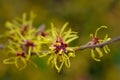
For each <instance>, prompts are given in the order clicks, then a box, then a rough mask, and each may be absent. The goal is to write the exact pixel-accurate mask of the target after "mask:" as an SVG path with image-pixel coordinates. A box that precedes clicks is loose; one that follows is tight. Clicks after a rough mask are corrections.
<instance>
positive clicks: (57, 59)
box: [48, 23, 78, 72]
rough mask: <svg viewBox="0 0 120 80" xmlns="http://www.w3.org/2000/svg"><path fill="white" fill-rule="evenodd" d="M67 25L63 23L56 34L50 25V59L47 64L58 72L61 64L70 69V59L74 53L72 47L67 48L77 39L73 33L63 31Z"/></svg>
mask: <svg viewBox="0 0 120 80" xmlns="http://www.w3.org/2000/svg"><path fill="white" fill-rule="evenodd" d="M67 25H68V23H65V24H64V25H63V27H62V29H61V30H60V32H57V30H56V28H55V27H54V24H53V23H51V27H52V31H51V32H52V38H51V41H52V44H51V46H50V53H49V54H50V57H49V59H48V64H52V66H53V67H54V66H55V68H56V69H57V70H58V72H60V70H61V68H62V66H63V64H65V66H66V67H67V68H69V67H70V59H69V58H70V57H74V56H75V51H74V50H73V48H72V47H69V43H70V42H71V41H73V40H75V39H77V38H78V36H77V35H76V34H77V33H76V32H73V31H72V30H71V29H69V30H68V31H65V28H66V26H67Z"/></svg>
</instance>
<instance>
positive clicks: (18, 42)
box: [3, 13, 49, 70]
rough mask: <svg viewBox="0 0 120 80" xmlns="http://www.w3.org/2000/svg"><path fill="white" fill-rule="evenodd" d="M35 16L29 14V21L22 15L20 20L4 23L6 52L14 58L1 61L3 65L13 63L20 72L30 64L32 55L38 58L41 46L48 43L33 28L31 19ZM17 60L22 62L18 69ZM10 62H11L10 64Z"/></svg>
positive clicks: (43, 36) (25, 15)
mask: <svg viewBox="0 0 120 80" xmlns="http://www.w3.org/2000/svg"><path fill="white" fill-rule="evenodd" d="M34 17H35V15H34V14H33V13H30V17H29V19H28V18H27V14H26V13H24V14H23V17H22V19H19V18H17V19H16V20H13V22H9V21H7V22H6V27H7V29H8V31H6V36H7V38H8V44H7V45H6V46H7V50H9V52H8V53H10V54H14V55H15V57H10V58H8V59H5V60H4V61H3V63H4V64H9V63H11V64H12V63H15V65H16V67H17V68H19V69H20V70H21V69H23V68H24V67H25V66H26V65H27V64H26V63H27V62H30V61H31V60H30V57H31V56H32V55H37V56H40V54H39V52H40V51H41V45H42V44H46V43H49V41H48V39H47V38H46V37H45V36H46V35H45V34H43V33H45V32H44V31H42V34H38V33H40V30H37V29H36V28H35V27H34V26H33V19H34ZM18 60H20V61H21V62H23V63H24V64H23V66H21V67H19V66H18V65H17V64H18ZM10 61H12V62H10Z"/></svg>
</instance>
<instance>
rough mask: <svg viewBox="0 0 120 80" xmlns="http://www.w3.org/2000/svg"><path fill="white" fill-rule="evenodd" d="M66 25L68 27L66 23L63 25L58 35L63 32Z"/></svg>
mask: <svg viewBox="0 0 120 80" xmlns="http://www.w3.org/2000/svg"><path fill="white" fill-rule="evenodd" d="M67 25H68V22H66V23H65V24H64V25H63V27H62V29H61V31H60V35H61V34H62V33H63V32H64V30H65V28H66V27H67Z"/></svg>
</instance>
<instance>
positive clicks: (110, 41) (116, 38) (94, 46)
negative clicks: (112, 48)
mask: <svg viewBox="0 0 120 80" xmlns="http://www.w3.org/2000/svg"><path fill="white" fill-rule="evenodd" d="M117 41H120V36H118V37H115V38H113V39H111V40H109V41H106V42H103V43H100V44H95V45H89V44H85V45H82V46H79V47H76V48H74V50H75V51H79V50H84V49H88V48H96V47H103V46H105V45H108V44H111V43H114V42H117Z"/></svg>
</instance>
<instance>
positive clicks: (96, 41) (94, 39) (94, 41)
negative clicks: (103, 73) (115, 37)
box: [88, 26, 111, 61]
mask: <svg viewBox="0 0 120 80" xmlns="http://www.w3.org/2000/svg"><path fill="white" fill-rule="evenodd" d="M102 28H107V26H101V27H99V28H98V29H97V30H96V31H95V34H90V37H91V38H92V41H90V42H89V43H88V45H96V44H100V43H103V42H106V41H109V40H110V39H111V38H109V37H108V34H106V35H105V37H104V39H100V38H99V37H98V36H97V35H98V31H99V30H100V29H102ZM102 48H103V50H104V52H105V53H108V52H110V49H109V47H108V45H105V46H102V47H101V48H99V47H96V48H92V49H91V56H92V58H93V59H94V60H95V61H101V60H100V58H101V57H103V51H102V50H101V49H102ZM95 52H97V53H98V58H96V55H95Z"/></svg>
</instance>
